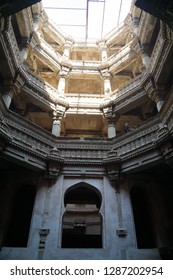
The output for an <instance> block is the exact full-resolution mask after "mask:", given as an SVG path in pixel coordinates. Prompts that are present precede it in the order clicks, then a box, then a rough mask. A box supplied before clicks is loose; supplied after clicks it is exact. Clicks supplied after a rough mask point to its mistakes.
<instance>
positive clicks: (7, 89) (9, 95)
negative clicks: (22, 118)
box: [1, 81, 14, 109]
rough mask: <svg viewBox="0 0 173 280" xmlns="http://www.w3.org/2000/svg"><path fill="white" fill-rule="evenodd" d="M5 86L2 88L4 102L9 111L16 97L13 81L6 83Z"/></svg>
mask: <svg viewBox="0 0 173 280" xmlns="http://www.w3.org/2000/svg"><path fill="white" fill-rule="evenodd" d="M4 83H5V85H4V86H3V88H2V90H1V91H2V98H3V100H4V103H5V105H6V107H7V109H9V108H10V105H11V101H12V99H13V96H14V91H13V84H12V82H11V81H4Z"/></svg>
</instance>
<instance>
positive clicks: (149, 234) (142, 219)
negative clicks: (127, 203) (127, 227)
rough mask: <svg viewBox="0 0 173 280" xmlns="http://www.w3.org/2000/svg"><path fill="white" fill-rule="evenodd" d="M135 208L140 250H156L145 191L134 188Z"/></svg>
mask: <svg viewBox="0 0 173 280" xmlns="http://www.w3.org/2000/svg"><path fill="white" fill-rule="evenodd" d="M130 195H131V202H132V208H133V215H134V222H135V229H136V238H137V245H138V248H139V249H142V248H143V249H145V248H146V249H147V248H154V247H155V242H154V237H153V227H152V221H151V213H150V211H149V207H148V199H147V196H146V193H145V191H143V190H142V189H141V188H139V187H133V188H132V189H131V192H130Z"/></svg>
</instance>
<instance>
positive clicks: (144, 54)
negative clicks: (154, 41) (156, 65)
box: [141, 45, 151, 68]
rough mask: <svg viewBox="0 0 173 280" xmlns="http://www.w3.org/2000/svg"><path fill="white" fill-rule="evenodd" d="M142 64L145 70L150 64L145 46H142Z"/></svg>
mask: <svg viewBox="0 0 173 280" xmlns="http://www.w3.org/2000/svg"><path fill="white" fill-rule="evenodd" d="M141 51H142V63H143V66H144V67H145V68H147V67H148V65H149V64H150V60H151V57H150V55H149V53H148V47H147V46H145V45H142V50H141Z"/></svg>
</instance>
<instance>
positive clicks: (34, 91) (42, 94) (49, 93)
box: [19, 67, 68, 108]
mask: <svg viewBox="0 0 173 280" xmlns="http://www.w3.org/2000/svg"><path fill="white" fill-rule="evenodd" d="M19 73H20V74H21V76H22V77H23V78H24V80H25V84H24V86H23V88H22V90H23V91H27V94H30V95H32V97H34V98H36V99H37V100H40V101H41V102H42V103H44V104H47V105H48V108H50V107H51V106H53V104H51V103H58V104H61V105H64V106H66V107H67V106H68V102H67V100H66V99H65V98H63V97H60V96H59V94H58V91H57V90H56V89H55V88H54V87H52V86H51V85H50V84H49V83H47V82H45V81H43V80H42V79H41V78H39V77H38V76H37V75H35V74H34V73H33V72H32V71H30V70H29V69H27V68H26V67H23V68H20V69H19ZM53 107H54V106H53Z"/></svg>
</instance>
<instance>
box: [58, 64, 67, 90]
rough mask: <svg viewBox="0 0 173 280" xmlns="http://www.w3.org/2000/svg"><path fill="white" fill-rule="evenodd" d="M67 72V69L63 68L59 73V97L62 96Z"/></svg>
mask: <svg viewBox="0 0 173 280" xmlns="http://www.w3.org/2000/svg"><path fill="white" fill-rule="evenodd" d="M68 72H69V69H68V68H66V67H63V68H62V70H61V72H60V73H59V82H58V93H59V95H64V92H65V86H66V79H67V75H68Z"/></svg>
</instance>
